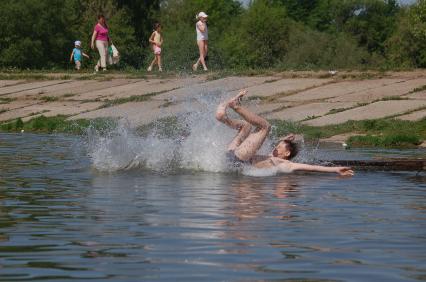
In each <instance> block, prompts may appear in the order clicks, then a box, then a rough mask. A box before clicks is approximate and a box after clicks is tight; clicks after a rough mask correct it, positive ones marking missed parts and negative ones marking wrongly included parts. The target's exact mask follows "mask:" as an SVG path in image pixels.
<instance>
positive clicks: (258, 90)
mask: <svg viewBox="0 0 426 282" xmlns="http://www.w3.org/2000/svg"><path fill="white" fill-rule="evenodd" d="M331 81H332V80H331V79H320V78H294V79H280V80H277V81H273V80H272V81H271V82H268V81H267V82H265V83H263V84H260V85H255V86H251V87H248V88H247V90H248V95H250V96H258V97H268V96H273V95H277V94H280V93H282V94H284V95H285V94H286V93H293V92H296V91H302V90H305V89H309V88H312V87H318V86H321V85H324V84H327V83H330V82H331Z"/></svg>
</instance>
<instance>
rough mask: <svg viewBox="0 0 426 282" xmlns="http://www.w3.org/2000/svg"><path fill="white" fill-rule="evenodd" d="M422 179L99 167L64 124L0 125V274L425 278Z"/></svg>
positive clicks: (26, 277)
mask: <svg viewBox="0 0 426 282" xmlns="http://www.w3.org/2000/svg"><path fill="white" fill-rule="evenodd" d="M324 152H325V151H323V150H321V149H320V152H319V153H318V154H319V155H321V154H325V153H324ZM334 153H335V152H334ZM380 153H385V154H389V153H386V152H379V154H380ZM351 154H354V155H358V156H367V155H369V154H373V153H372V152H371V151H369V152H365V151H362V152H361V151H360V152H356V151H355V152H354V151H351ZM346 155H347V154H346ZM425 180H426V179H425V176H424V174H423V175H422V174H420V175H416V174H415V173H402V172H378V171H374V172H373V171H372V172H359V173H357V174H356V175H355V176H354V177H352V178H349V179H347V178H346V179H341V178H339V177H337V176H335V175H329V174H310V175H307V174H293V175H275V176H268V177H251V176H244V175H241V174H235V173H230V174H226V173H213V172H200V171H190V170H189V171H188V170H187V171H179V172H173V171H172V172H170V171H169V172H168V173H158V172H152V171H149V170H143V169H140V168H136V169H133V170H129V171H121V170H119V171H115V172H111V173H102V172H99V171H98V170H96V169H94V168H93V162H92V160H91V159H90V158H89V157H88V156H87V151H86V150H85V149H84V146H83V145H82V142H81V141H80V140H78V138H76V137H67V136H61V135H56V136H55V135H49V136H48V135H32V134H23V135H21V134H0V281H33V280H34V281H36V280H38V281H40V280H49V281H71V280H73V281H200V280H207V281H224V280H226V281H247V280H268V281H298V280H303V281H424V280H426V221H425V219H426V190H425V188H426V184H425Z"/></svg>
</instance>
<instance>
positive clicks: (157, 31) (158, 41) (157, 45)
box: [148, 23, 163, 71]
mask: <svg viewBox="0 0 426 282" xmlns="http://www.w3.org/2000/svg"><path fill="white" fill-rule="evenodd" d="M149 43H151V46H152V51H153V52H154V56H155V57H154V60H152V62H151V64H150V65H149V67H148V71H152V67H153V66H154V65H155V64H157V65H158V70H159V71H163V68H162V67H161V45H163V36H162V35H161V24H160V23H155V24H154V31H153V32H152V34H151V36H150V37H149Z"/></svg>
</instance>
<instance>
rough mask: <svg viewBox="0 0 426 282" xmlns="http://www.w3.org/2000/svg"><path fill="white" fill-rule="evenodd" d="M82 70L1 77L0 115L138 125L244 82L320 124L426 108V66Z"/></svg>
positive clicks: (291, 116)
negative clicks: (162, 74) (260, 72)
mask: <svg viewBox="0 0 426 282" xmlns="http://www.w3.org/2000/svg"><path fill="white" fill-rule="evenodd" d="M351 77H352V78H351ZM76 78H77V79H75V78H72V79H66V80H61V79H55V80H43V81H31V80H0V122H6V121H10V120H14V119H17V118H22V119H23V120H24V121H25V120H29V119H31V118H34V117H36V116H40V115H45V116H56V115H59V114H62V115H68V116H69V119H72V120H74V119H83V118H84V119H93V118H98V117H123V118H127V119H128V120H129V122H130V123H131V125H133V126H139V125H142V124H146V123H150V122H152V121H154V120H156V119H158V118H161V117H166V116H171V115H177V114H181V113H184V112H186V111H188V110H191V109H192V108H193V107H197V98H198V97H199V96H200V95H222V96H226V95H231V94H232V93H236V92H237V91H238V89H241V88H247V89H248V90H249V99H248V101H247V105H248V106H249V107H250V108H251V109H253V110H254V111H256V112H257V113H260V114H262V115H264V116H265V117H267V118H269V119H281V120H292V121H299V122H302V123H305V124H308V125H313V126H323V125H330V124H339V123H343V122H345V121H347V120H362V119H375V118H387V117H394V118H398V119H404V120H419V119H422V118H424V117H425V116H426V71H413V72H400V73H389V74H382V75H380V76H377V75H376V76H373V78H371V77H368V79H366V78H363V77H362V76H358V77H357V76H356V75H355V76H354V75H349V74H348V73H346V74H343V73H338V74H337V75H328V73H327V72H324V73H306V74H304V73H297V74H296V75H289V74H288V73H277V74H273V75H268V76H238V77H225V78H219V79H212V78H209V76H207V75H188V76H184V77H172V78H155V77H150V78H140V79H131V78H125V77H124V76H123V77H120V76H118V77H117V76H102V77H98V78H95V79H90V80H78V77H76ZM111 101H113V102H112V103H111ZM135 101H137V102H135Z"/></svg>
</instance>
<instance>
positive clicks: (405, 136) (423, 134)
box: [272, 118, 426, 148]
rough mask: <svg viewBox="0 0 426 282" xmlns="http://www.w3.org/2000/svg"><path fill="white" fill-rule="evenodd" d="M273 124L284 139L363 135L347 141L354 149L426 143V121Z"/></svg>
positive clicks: (409, 146)
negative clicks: (293, 136)
mask: <svg viewBox="0 0 426 282" xmlns="http://www.w3.org/2000/svg"><path fill="white" fill-rule="evenodd" d="M272 123H273V125H274V130H273V135H275V136H283V135H285V134H288V133H290V132H292V133H297V134H303V135H304V136H305V137H306V138H307V139H322V138H329V137H331V136H335V135H339V134H344V133H355V134H359V135H358V136H352V137H350V138H348V139H347V140H346V143H347V144H348V145H349V146H351V147H380V148H411V147H416V146H418V145H420V144H421V143H422V142H423V141H424V140H426V118H423V119H422V120H420V121H405V120H399V119H372V120H361V121H353V120H350V121H347V122H345V123H342V124H337V125H327V126H321V127H314V126H308V125H303V124H300V123H295V122H286V121H277V120H275V121H272Z"/></svg>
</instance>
